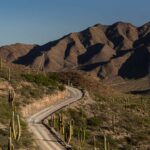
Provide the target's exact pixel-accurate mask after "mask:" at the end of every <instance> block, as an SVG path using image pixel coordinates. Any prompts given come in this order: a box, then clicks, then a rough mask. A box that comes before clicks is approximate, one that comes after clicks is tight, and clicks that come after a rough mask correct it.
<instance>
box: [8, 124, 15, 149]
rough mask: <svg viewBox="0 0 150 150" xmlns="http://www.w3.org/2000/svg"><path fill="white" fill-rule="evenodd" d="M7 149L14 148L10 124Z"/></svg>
mask: <svg viewBox="0 0 150 150" xmlns="http://www.w3.org/2000/svg"><path fill="white" fill-rule="evenodd" d="M8 150H14V145H13V143H12V128H11V126H10V127H9V137H8Z"/></svg>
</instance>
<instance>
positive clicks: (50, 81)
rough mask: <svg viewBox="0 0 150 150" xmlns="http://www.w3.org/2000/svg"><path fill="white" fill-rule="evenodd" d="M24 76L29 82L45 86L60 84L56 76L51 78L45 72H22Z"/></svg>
mask: <svg viewBox="0 0 150 150" xmlns="http://www.w3.org/2000/svg"><path fill="white" fill-rule="evenodd" d="M22 76H23V77H24V78H25V79H26V80H27V81H29V82H33V83H36V84H37V85H43V86H55V87H57V86H58V82H57V81H56V79H54V78H50V77H49V76H47V75H43V74H22Z"/></svg>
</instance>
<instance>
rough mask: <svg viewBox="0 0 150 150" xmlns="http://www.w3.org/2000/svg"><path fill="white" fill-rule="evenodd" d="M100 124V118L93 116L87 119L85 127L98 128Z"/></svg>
mask: <svg viewBox="0 0 150 150" xmlns="http://www.w3.org/2000/svg"><path fill="white" fill-rule="evenodd" d="M100 124H101V121H100V117H98V116H94V117H91V118H89V119H87V125H89V126H99V125H100Z"/></svg>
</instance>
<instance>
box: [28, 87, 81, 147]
mask: <svg viewBox="0 0 150 150" xmlns="http://www.w3.org/2000/svg"><path fill="white" fill-rule="evenodd" d="M66 88H67V89H68V91H69V92H70V96H69V97H68V98H66V99H65V100H64V101H61V102H60V103H57V104H55V105H51V106H50V107H48V108H45V109H43V110H42V111H40V112H38V113H36V114H34V115H32V116H30V117H29V118H28V119H27V121H28V125H29V128H30V130H31V132H32V133H33V134H34V137H35V139H36V142H37V144H38V145H39V147H40V149H41V150H65V149H66V148H65V147H64V146H62V144H61V143H60V141H59V140H58V139H57V138H56V137H55V136H54V135H53V134H52V133H51V132H50V131H49V130H48V129H47V128H46V127H45V126H44V125H43V124H42V121H43V119H45V118H46V117H48V116H49V115H51V114H53V113H54V112H56V111H58V110H60V109H61V108H63V107H65V106H67V105H69V104H71V103H73V102H76V101H78V100H79V99H81V98H82V96H83V93H82V92H81V91H80V90H78V89H76V88H73V87H66Z"/></svg>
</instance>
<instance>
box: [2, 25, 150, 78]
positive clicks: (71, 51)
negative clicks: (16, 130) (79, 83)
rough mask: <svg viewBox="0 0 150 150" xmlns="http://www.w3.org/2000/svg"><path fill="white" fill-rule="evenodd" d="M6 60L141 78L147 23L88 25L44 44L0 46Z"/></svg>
mask: <svg viewBox="0 0 150 150" xmlns="http://www.w3.org/2000/svg"><path fill="white" fill-rule="evenodd" d="M0 55H1V56H2V57H3V58H4V59H6V60H7V61H9V62H12V63H16V64H20V65H25V66H30V67H32V68H39V69H43V70H45V71H47V72H48V71H65V70H81V71H85V72H89V73H91V74H93V75H96V76H99V77H102V78H105V77H107V76H114V75H119V76H122V77H123V78H140V77H144V76H146V75H147V74H148V68H149V62H150V23H147V24H144V25H143V26H141V27H135V26H134V25H132V24H130V23H124V22H117V23H115V24H113V25H110V26H108V25H101V24H97V25H95V26H92V27H89V28H87V29H86V30H84V31H81V32H77V33H71V34H69V35H66V36H64V37H62V38H61V39H59V40H56V41H52V42H49V43H47V44H45V45H42V46H38V45H25V44H14V45H9V46H4V47H1V48H0Z"/></svg>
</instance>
